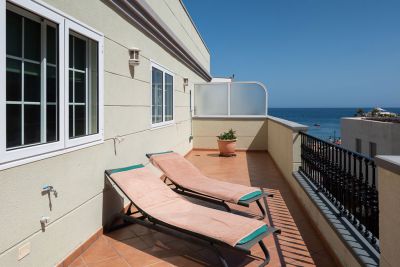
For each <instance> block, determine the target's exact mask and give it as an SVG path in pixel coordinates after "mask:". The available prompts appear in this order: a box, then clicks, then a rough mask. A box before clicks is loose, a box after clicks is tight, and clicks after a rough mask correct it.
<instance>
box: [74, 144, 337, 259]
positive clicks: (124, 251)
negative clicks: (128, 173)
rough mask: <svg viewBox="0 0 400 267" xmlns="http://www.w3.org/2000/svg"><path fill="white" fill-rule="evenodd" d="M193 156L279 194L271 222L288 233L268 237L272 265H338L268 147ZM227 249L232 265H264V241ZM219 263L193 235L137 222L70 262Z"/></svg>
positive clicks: (209, 170) (272, 201)
mask: <svg viewBox="0 0 400 267" xmlns="http://www.w3.org/2000/svg"><path fill="white" fill-rule="evenodd" d="M188 159H189V160H190V161H192V162H193V163H194V164H195V165H196V166H197V167H199V168H200V169H201V170H202V171H203V172H204V173H205V174H206V175H208V176H210V177H213V178H216V179H221V180H225V181H230V182H235V183H241V184H246V185H252V186H256V187H263V188H265V190H267V191H269V192H273V193H274V194H275V196H274V197H273V198H268V216H267V218H266V219H265V222H266V223H268V224H270V225H273V226H275V227H278V228H280V229H281V230H282V234H281V235H279V236H275V237H272V236H270V237H267V238H266V239H265V240H264V242H265V244H266V246H267V247H268V250H269V252H270V254H271V261H270V263H269V265H268V266H324V267H329V266H335V263H334V261H333V258H332V257H331V255H330V254H329V253H328V252H327V250H326V249H325V248H324V245H323V243H322V241H321V239H320V237H319V236H318V234H317V232H316V231H315V230H314V229H313V228H312V226H311V225H310V222H309V220H308V219H307V217H306V215H305V214H304V213H303V210H302V209H301V207H300V206H299V205H298V203H297V202H296V199H295V198H294V196H293V195H292V192H291V191H290V189H289V187H288V184H287V183H286V181H285V180H284V178H283V177H282V175H281V173H280V172H279V171H278V169H277V167H276V166H275V164H274V163H273V161H272V160H271V158H270V156H269V155H268V153H262V152H247V153H246V152H239V153H238V155H237V156H236V157H232V158H220V157H218V155H217V154H216V152H215V151H192V152H191V153H190V154H189V155H188ZM201 204H203V205H208V206H212V205H210V204H205V203H204V202H203V203H201ZM230 206H231V207H232V209H233V211H234V212H235V213H238V214H245V215H246V216H257V214H258V210H257V207H256V205H254V206H251V208H250V209H247V208H243V207H239V206H235V205H230ZM212 207H213V208H218V207H215V206H212ZM222 253H223V255H225V256H226V258H227V259H228V264H229V266H258V265H259V264H260V263H261V260H260V258H259V257H262V256H263V255H262V253H261V251H260V249H259V246H258V245H256V246H255V247H254V248H253V251H252V254H253V256H246V255H242V254H241V253H236V252H233V251H231V250H223V251H222ZM218 265H219V263H218V260H217V257H216V256H215V254H214V252H212V251H211V250H209V249H207V248H205V247H203V246H199V245H196V244H194V243H193V242H190V240H189V239H188V238H186V239H185V240H183V239H180V238H176V237H173V236H170V235H166V234H163V233H159V232H155V231H152V230H149V229H147V228H145V227H143V226H140V225H131V226H128V227H125V228H122V229H120V230H117V231H114V232H112V233H109V234H106V235H103V236H102V237H100V238H99V239H98V240H97V241H95V243H93V244H92V245H91V246H90V247H89V248H88V249H87V250H86V251H85V252H84V253H83V254H82V255H81V256H79V257H78V258H77V259H76V260H75V261H74V262H73V263H72V264H71V265H70V266H154V267H156V266H157V267H158V266H218Z"/></svg>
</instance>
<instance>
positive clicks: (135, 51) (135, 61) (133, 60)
mask: <svg viewBox="0 0 400 267" xmlns="http://www.w3.org/2000/svg"><path fill="white" fill-rule="evenodd" d="M139 52H140V49H139V48H136V47H132V48H131V49H129V57H130V58H129V66H137V65H139V63H140V60H139Z"/></svg>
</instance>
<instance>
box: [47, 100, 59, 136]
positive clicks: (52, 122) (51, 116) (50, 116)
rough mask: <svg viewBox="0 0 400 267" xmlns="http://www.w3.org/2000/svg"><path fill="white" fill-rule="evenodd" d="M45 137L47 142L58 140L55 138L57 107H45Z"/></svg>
mask: <svg viewBox="0 0 400 267" xmlns="http://www.w3.org/2000/svg"><path fill="white" fill-rule="evenodd" d="M46 130H47V131H46V137H47V142H54V141H57V140H58V136H57V106H56V105H47V110H46Z"/></svg>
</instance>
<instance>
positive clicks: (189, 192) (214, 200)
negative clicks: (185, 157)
mask: <svg viewBox="0 0 400 267" xmlns="http://www.w3.org/2000/svg"><path fill="white" fill-rule="evenodd" d="M171 152H173V151H167V152H164V153H171ZM157 154H160V153H148V154H146V157H147V158H149V159H150V157H151V156H152V155H157ZM164 177H165V178H164V183H167V179H168V180H169V181H170V182H171V183H170V184H167V185H168V186H171V185H173V186H174V187H173V188H171V189H172V190H174V191H175V192H176V193H178V194H181V195H184V196H188V197H192V198H196V199H200V200H203V201H207V202H210V203H214V204H217V205H220V206H222V207H223V208H225V209H226V211H228V212H232V210H231V208H230V207H229V206H228V204H226V201H225V200H223V199H220V198H217V197H214V196H210V195H206V194H203V193H200V192H197V191H194V190H191V189H188V188H185V187H183V186H182V185H179V184H177V183H175V182H174V181H173V180H171V178H169V177H168V176H167V175H166V174H164ZM261 191H262V193H261V195H258V196H256V197H253V198H250V199H247V200H242V201H239V202H238V203H232V204H237V205H240V206H244V207H247V208H248V207H250V204H251V203H253V202H256V203H257V206H258V208H259V209H260V211H261V216H260V217H259V218H258V219H259V220H264V219H265V216H266V211H265V209H264V207H263V206H262V205H261V203H260V200H263V202H264V204H265V205H267V200H266V199H265V198H266V197H273V196H274V194H271V193H267V192H264V190H263V189H261Z"/></svg>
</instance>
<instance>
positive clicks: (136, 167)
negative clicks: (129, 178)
mask: <svg viewBox="0 0 400 267" xmlns="http://www.w3.org/2000/svg"><path fill="white" fill-rule="evenodd" d="M143 167H144V165H143V164H138V165H132V166H128V167H123V168H119V169H114V170H111V173H117V172H126V171H130V170H134V169H140V168H143Z"/></svg>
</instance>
